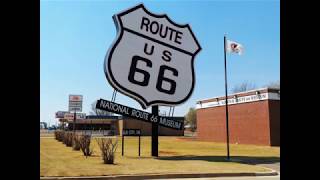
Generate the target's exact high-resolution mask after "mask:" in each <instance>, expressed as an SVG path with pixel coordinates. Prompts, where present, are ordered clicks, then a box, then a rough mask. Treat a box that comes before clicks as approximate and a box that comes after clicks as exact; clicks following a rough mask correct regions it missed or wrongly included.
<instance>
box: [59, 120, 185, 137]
mask: <svg viewBox="0 0 320 180" xmlns="http://www.w3.org/2000/svg"><path fill="white" fill-rule="evenodd" d="M174 119H175V120H177V121H182V122H183V121H184V117H174ZM59 121H60V122H61V123H63V124H65V125H67V126H65V127H66V129H67V130H73V121H72V120H69V121H68V120H66V119H60V120H59ZM63 126H64V125H63ZM75 128H76V130H86V131H100V132H101V133H103V134H105V135H122V130H123V129H141V135H143V136H150V135H151V123H148V122H144V121H140V120H136V119H131V118H128V117H123V116H95V115H91V116H86V119H79V120H76V124H75ZM159 135H160V136H183V135H184V130H183V129H182V130H175V129H171V128H166V127H162V126H159Z"/></svg>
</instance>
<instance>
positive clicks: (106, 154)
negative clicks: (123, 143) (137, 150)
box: [97, 138, 118, 164]
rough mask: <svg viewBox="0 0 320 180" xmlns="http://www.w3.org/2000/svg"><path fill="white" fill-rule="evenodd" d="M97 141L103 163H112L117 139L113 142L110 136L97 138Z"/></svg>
mask: <svg viewBox="0 0 320 180" xmlns="http://www.w3.org/2000/svg"><path fill="white" fill-rule="evenodd" d="M97 143H98V145H99V147H100V150H101V155H102V158H103V162H104V164H114V159H115V152H116V149H117V146H118V140H117V139H116V140H115V141H114V142H113V141H112V139H111V138H99V139H97Z"/></svg>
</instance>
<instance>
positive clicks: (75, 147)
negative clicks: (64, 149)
mask: <svg viewBox="0 0 320 180" xmlns="http://www.w3.org/2000/svg"><path fill="white" fill-rule="evenodd" d="M72 140H73V141H72V149H73V150H76V151H79V150H80V137H79V136H78V135H73V138H72Z"/></svg>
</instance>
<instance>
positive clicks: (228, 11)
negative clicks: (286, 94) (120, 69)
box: [40, 0, 280, 124]
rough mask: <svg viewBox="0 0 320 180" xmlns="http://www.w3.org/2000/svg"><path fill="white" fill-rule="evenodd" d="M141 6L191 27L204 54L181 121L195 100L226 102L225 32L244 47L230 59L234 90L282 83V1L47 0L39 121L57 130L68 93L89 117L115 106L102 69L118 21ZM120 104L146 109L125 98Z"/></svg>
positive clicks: (42, 26)
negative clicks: (95, 108) (101, 105)
mask: <svg viewBox="0 0 320 180" xmlns="http://www.w3.org/2000/svg"><path fill="white" fill-rule="evenodd" d="M140 2H143V3H144V5H145V7H146V8H147V9H149V10H150V11H151V12H153V13H157V14H163V13H166V14H167V15H168V16H169V17H170V18H171V19H172V20H173V21H175V22H176V23H178V24H186V23H188V24H190V26H191V28H192V30H193V32H194V34H195V36H196V37H197V39H198V41H199V43H200V45H201V47H202V51H200V53H199V54H198V55H197V56H196V59H195V64H194V65H195V73H196V85H195V89H194V92H193V94H192V96H191V97H190V99H189V100H188V101H187V102H186V103H184V104H182V105H179V106H177V107H176V108H175V115H178V116H179V115H184V114H185V113H186V112H187V111H188V108H189V107H192V106H195V103H196V101H197V100H200V99H205V98H210V97H214V96H223V94H224V64H223V63H224V61H223V55H224V54H223V35H224V33H227V38H228V39H230V40H234V41H237V42H239V43H241V44H242V45H243V46H244V48H245V52H244V55H242V56H238V55H233V54H228V55H227V58H228V86H229V87H230V88H229V89H231V88H232V87H233V86H235V85H237V84H239V83H242V82H244V81H248V82H252V83H254V84H255V85H256V86H257V87H261V86H264V85H265V84H268V83H269V82H272V81H277V80H279V79H280V2H279V1H271V0H260V1H258V0H256V1H241V0H238V1H182V0H179V1H173V2H171V1H160V0H156V1H111V0H108V1H101V0H99V1H84V0H82V1H41V2H40V108H41V109H40V121H46V122H50V123H51V124H53V123H56V122H57V119H55V117H54V113H55V112H56V111H64V110H67V109H68V95H69V94H82V95H83V99H84V103H83V112H85V113H89V111H90V109H91V106H90V104H91V103H92V102H93V101H95V100H97V99H100V98H103V99H109V100H110V99H111V96H112V92H113V89H112V88H111V86H110V85H109V84H108V82H107V80H106V78H105V75H104V71H103V62H104V57H105V55H106V52H107V50H108V48H109V46H110V45H111V44H112V42H113V41H114V39H115V37H116V28H115V25H114V22H113V20H112V15H114V14H116V13H118V12H120V11H123V10H125V9H127V8H130V7H132V6H135V5H136V4H138V3H140ZM116 102H118V103H120V104H125V105H128V106H131V107H135V108H138V109H141V107H140V105H139V104H138V103H137V102H136V101H135V100H133V99H131V98H129V97H127V96H124V95H122V94H119V93H118V95H117V100H116ZM160 109H161V111H162V112H164V111H167V112H168V110H169V108H160ZM148 110H149V109H148Z"/></svg>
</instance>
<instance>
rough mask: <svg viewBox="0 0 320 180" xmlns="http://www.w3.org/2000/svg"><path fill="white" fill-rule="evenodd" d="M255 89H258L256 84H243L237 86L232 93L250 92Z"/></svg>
mask: <svg viewBox="0 0 320 180" xmlns="http://www.w3.org/2000/svg"><path fill="white" fill-rule="evenodd" d="M255 88H256V85H255V84H254V83H249V82H243V83H240V84H237V85H235V86H234V87H233V88H232V90H231V91H232V93H237V92H243V91H249V90H252V89H255Z"/></svg>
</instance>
